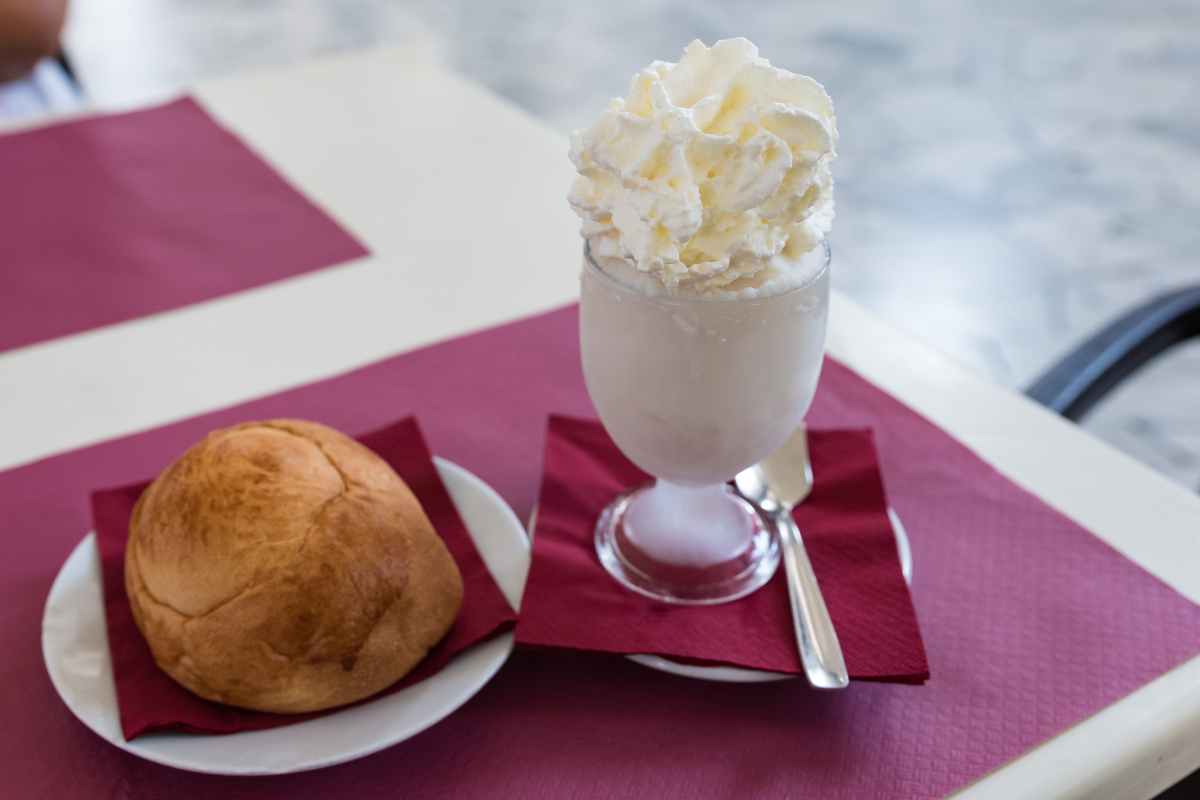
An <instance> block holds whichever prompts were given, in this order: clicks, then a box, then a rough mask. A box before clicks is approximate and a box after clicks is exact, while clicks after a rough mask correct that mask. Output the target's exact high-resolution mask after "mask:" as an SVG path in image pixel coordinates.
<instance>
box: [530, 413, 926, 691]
mask: <svg viewBox="0 0 1200 800" xmlns="http://www.w3.org/2000/svg"><path fill="white" fill-rule="evenodd" d="M809 449H810V453H811V457H812V462H813V473H814V475H815V477H816V480H815V484H814V487H813V492H812V494H811V495H810V496H809V497H808V499H807V500H805V501H804V503H802V504H801V505H800V506H799V507H797V508H796V510H795V519H796V522H797V523H798V524H799V526H800V530H801V531H802V533H803V536H804V544H805V547H806V548H807V550H808V554H809V557H810V558H811V560H812V564H813V570H814V571H815V572H816V575H817V580H818V582H819V583H820V585H821V591H822V593H823V594H824V597H825V602H826V605H827V606H828V608H829V613H830V616H831V617H832V619H833V623H834V626H835V627H836V629H837V635H838V640H839V642H840V643H841V646H842V651H843V654H844V656H845V659H846V666H847V668H848V670H849V672H850V677H851V678H852V679H856V680H870V681H886V682H894V683H923V682H924V681H926V680H928V678H929V665H928V663H927V662H926V659H925V648H924V645H923V643H922V641H921V632H920V629H919V628H918V626H917V618H916V613H915V611H914V609H913V604H912V597H911V595H910V594H909V590H908V586H907V584H906V583H905V582H904V576H903V574H902V573H901V570H900V560H899V554H898V551H897V549H896V540H895V535H894V534H893V531H892V527H891V523H890V521H889V519H888V515H887V508H888V506H887V499H886V496H885V494H884V489H883V481H882V479H881V476H880V472H879V461H878V457H877V455H876V452H875V444H874V437H873V436H872V434H871V432H870V431H869V430H828V431H820V430H817V431H810V432H809ZM648 480H650V477H649V476H648V475H647V474H646V473H644V472H642V471H641V470H640V469H638V468H637V467H636V466H634V465H633V464H632V463H631V462H630V461H629V460H628V459H626V458H625V456H624V455H622V454H621V452H620V450H618V449H617V447H616V445H615V444H613V442H612V440H611V439H610V438H609V436H608V434H607V433H606V432H605V430H604V428H603V427H602V426H601V425H600V423H599V422H595V421H592V420H582V419H575V418H570V417H561V416H554V417H551V419H550V423H549V429H548V431H547V435H546V450H545V462H544V465H543V474H542V485H541V494H540V496H539V499H538V507H537V522H536V527H535V530H534V536H533V564H532V566H531V568H530V571H529V580H528V582H527V583H526V586H525V595H524V598H523V600H522V602H521V618H520V620H519V622H518V623H517V634H516V635H517V641H518V642H519V643H523V644H529V645H540V646H551V647H564V648H572V649H577V650H594V651H603V652H611V653H653V654H657V655H662V656H666V657H672V658H675V659H678V660H683V661H687V662H700V663H711V664H725V665H731V666H738V667H748V668H751V669H760V670H769V671H772V672H786V673H792V674H803V666H802V664H801V663H800V658H799V655H798V653H797V650H796V643H795V638H794V633H793V630H794V629H793V626H792V621H791V608H790V606H789V603H788V595H787V587H786V584H785V583H784V571H783V569H782V567H781V568H780V569H779V571H778V573H777V574H776V575H775V577H774V578H773V579H772V580H771V582H770V583H768V584H767V585H766V586H764V587H763V588H762V589H760V590H759V591H757V592H755V593H754V594H752V595H750V596H749V597H745V598H743V599H741V600H737V601H734V602H732V603H725V604H721V605H715V606H676V605H668V604H665V603H660V602H658V601H655V600H651V599H649V598H647V597H643V596H642V595H639V594H635V593H633V592H631V591H628V590H627V589H624V588H623V587H621V586H620V585H618V584H617V582H616V581H614V580H613V579H612V578H611V577H610V576H609V574H608V573H607V572H605V571H604V569H603V567H601V566H600V563H599V561H598V559H597V557H596V553H595V549H594V545H593V530H594V526H595V523H596V519H597V517H599V515H600V512H601V510H602V509H603V508H604V506H605V505H606V504H607V503H608V502H609V501H610V500H612V498H613V497H614V496H615V495H617V494H618V493H620V492H622V491H625V490H627V489H630V488H633V487H634V486H637V485H640V484H642V483H645V482H646V481H648Z"/></svg>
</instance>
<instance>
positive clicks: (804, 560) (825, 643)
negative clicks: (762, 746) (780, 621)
mask: <svg viewBox="0 0 1200 800" xmlns="http://www.w3.org/2000/svg"><path fill="white" fill-rule="evenodd" d="M776 521H777V528H778V530H779V541H780V543H781V544H782V545H783V565H784V570H785V571H786V572H787V586H788V599H790V600H791V603H792V624H793V626H794V627H795V628H796V643H797V645H798V647H799V649H800V661H801V662H802V663H803V664H804V672H805V674H806V675H807V676H808V682H809V683H810V684H812V685H813V686H814V687H815V688H817V689H845V688H846V686H847V685H849V683H850V676H849V674H848V673H847V672H846V662H845V660H844V659H843V658H842V647H841V645H840V644H838V638H837V633H836V632H835V631H834V629H833V621H832V620H830V619H829V609H827V608H826V607H825V598H823V597H822V596H821V587H820V586H819V585H818V584H817V576H816V575H815V574H814V573H813V568H812V562H810V561H809V560H808V553H807V551H805V549H804V542H803V540H801V538H800V528H799V527H798V526H797V525H796V521H795V520H793V519H792V515H791V514H787V513H784V514H778V515H776Z"/></svg>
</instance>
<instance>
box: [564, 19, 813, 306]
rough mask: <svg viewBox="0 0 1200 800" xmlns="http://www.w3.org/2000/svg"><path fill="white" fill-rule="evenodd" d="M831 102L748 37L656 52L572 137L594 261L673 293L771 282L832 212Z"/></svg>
mask: <svg viewBox="0 0 1200 800" xmlns="http://www.w3.org/2000/svg"><path fill="white" fill-rule="evenodd" d="M836 146H837V121H836V118H835V116H834V111H833V102H832V101H831V100H830V99H829V95H828V94H827V93H826V92H825V89H824V88H823V87H822V86H821V84H819V83H817V82H816V81H815V80H813V79H812V78H809V77H807V76H804V75H796V74H793V73H791V72H788V71H787V70H783V69H779V68H777V67H773V66H771V64H770V62H768V61H767V60H766V59H765V58H760V57H759V55H758V48H757V47H755V46H754V44H752V43H751V42H749V41H748V40H746V39H724V40H722V41H719V42H717V43H716V44H714V45H713V46H712V47H706V46H705V45H704V44H703V43H702V42H700V41H698V40H697V41H694V42H692V43H691V44H689V45H688V46H687V48H686V49H685V50H684V52H683V57H682V58H681V59H680V61H679V62H678V63H669V62H665V61H655V62H654V63H652V64H650V66H648V67H646V68H645V69H643V70H642V71H641V72H639V73H638V74H637V75H635V76H634V78H633V83H632V85H631V86H630V89H629V95H628V97H626V98H624V99H621V98H616V99H614V100H612V101H611V102H610V103H609V105H608V108H607V109H605V111H604V114H603V115H602V116H601V117H600V119H599V120H598V121H597V122H596V123H595V124H594V125H592V126H591V127H590V128H587V129H584V130H579V131H576V132H575V133H574V134H573V135H572V136H571V161H572V162H574V164H575V167H576V169H577V170H578V171H579V177H578V178H577V179H576V180H575V183H574V185H573V186H572V188H571V192H570V195H569V197H568V200H569V202H570V203H571V207H572V208H573V209H574V210H575V212H576V213H577V214H579V216H580V217H581V218H582V220H583V225H582V234H583V236H584V237H586V238H587V240H588V242H589V244H590V245H591V250H592V254H593V256H594V257H596V258H597V259H598V260H601V261H603V260H605V259H620V260H622V261H624V262H625V263H626V264H627V265H629V266H630V267H632V268H635V269H636V270H638V271H639V272H641V273H647V274H648V275H649V276H653V277H655V278H657V280H658V281H660V282H661V283H662V284H663V285H664V286H665V287H666V288H667V289H668V290H670V291H686V292H700V293H710V292H724V291H729V290H738V289H742V288H746V287H753V286H758V285H761V284H763V283H765V282H767V281H771V282H772V283H777V282H778V279H779V278H780V276H781V275H785V274H786V273H787V272H788V271H789V270H792V269H793V267H794V265H796V264H798V263H800V262H801V261H805V262H808V263H811V262H812V261H813V259H803V258H802V257H803V256H804V254H806V253H808V252H809V251H811V250H813V248H815V247H816V246H817V245H819V244H820V243H821V241H822V240H823V239H824V237H825V235H826V234H827V233H828V231H829V229H830V226H831V225H832V223H833V213H834V211H833V179H832V177H831V175H830V170H829V166H830V161H832V159H833V158H834V155H835V152H836Z"/></svg>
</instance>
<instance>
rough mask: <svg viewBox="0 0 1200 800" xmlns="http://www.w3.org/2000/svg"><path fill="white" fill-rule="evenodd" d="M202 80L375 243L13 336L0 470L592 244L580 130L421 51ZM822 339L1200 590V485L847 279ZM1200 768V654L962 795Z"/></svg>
mask: <svg viewBox="0 0 1200 800" xmlns="http://www.w3.org/2000/svg"><path fill="white" fill-rule="evenodd" d="M195 94H196V96H197V97H198V98H199V99H200V101H201V102H202V103H203V104H204V105H205V106H206V107H207V108H208V109H209V110H210V111H211V112H212V113H213V114H214V115H216V116H217V117H218V118H219V119H221V120H222V121H223V122H224V123H226V124H227V125H229V126H230V127H231V128H232V129H233V130H235V131H236V132H237V133H238V134H240V135H241V136H242V137H243V138H245V139H246V140H247V142H248V143H249V144H250V145H251V146H252V147H254V148H255V149H256V150H257V151H258V152H259V153H260V154H262V155H263V156H264V157H265V158H266V159H267V160H268V161H270V162H271V163H273V164H274V165H275V167H276V168H277V169H279V170H280V171H281V172H282V173H283V174H284V175H285V176H287V177H288V178H289V179H290V180H291V181H293V182H294V183H295V184H296V185H297V186H298V187H299V188H300V189H301V190H302V191H303V192H305V194H307V195H308V196H309V197H310V198H312V199H313V200H314V201H315V202H317V203H318V204H319V205H321V206H322V207H324V208H325V209H326V210H327V211H328V212H329V213H330V214H331V215H332V216H334V217H335V218H336V219H338V220H339V221H340V222H341V223H342V224H344V225H345V226H346V227H347V228H348V229H349V230H350V231H352V232H353V233H354V234H355V235H357V236H358V237H359V238H360V239H362V241H364V242H365V244H366V245H367V247H368V249H369V250H370V251H371V253H372V254H371V255H370V256H368V257H366V258H365V259H364V260H363V262H362V263H360V264H358V265H356V266H355V268H352V269H331V270H324V271H320V272H317V273H313V274H310V275H306V276H303V277H299V278H295V279H292V280H288V281H285V282H282V283H277V284H272V285H270V286H267V287H263V288H260V289H255V290H252V291H248V292H244V293H240V294H237V295H234V296H231V297H226V298H222V299H218V300H214V301H210V302H206V303H201V304H198V305H195V306H190V307H188V308H186V309H183V310H179V311H174V312H169V313H165V314H159V315H155V316H152V317H149V318H145V319H140V320H135V321H131V322H128V323H123V324H120V325H115V326H112V327H109V328H105V329H101V330H97V331H92V332H89V333H85V334H80V335H76V336H70V337H67V338H64V339H59V340H55V341H51V342H47V343H45V344H40V345H35V346H33V347H28V348H24V349H20V350H15V351H10V352H8V353H3V354H0V398H3V399H2V400H0V406H2V407H3V413H0V442H3V443H4V445H3V447H2V448H0V469H5V468H8V467H12V466H16V465H19V464H22V463H27V462H29V461H32V460H34V459H37V458H40V457H44V456H48V455H52V454H54V453H58V452H62V451H64V450H67V449H72V448H76V447H80V446H83V445H86V444H90V443H94V442H97V441H101V440H104V439H108V438H111V437H115V436H119V435H122V434H126V433H130V432H134V431H138V430H143V429H146V428H149V427H153V426H156V425H160V424H164V423H167V422H170V421H173V420H178V419H182V418H185V417H189V416H192V415H195V414H198V413H202V412H205V411H210V410H213V409H216V408H220V407H224V406H228V405H231V404H234V403H237V402H240V401H243V400H246V399H249V398H252V397H257V396H261V395H264V394H269V393H272V392H276V391H279V390H282V389H285V388H287V387H291V386H296V385H299V384H304V383H308V382H310V381H313V380H316V379H319V378H323V377H328V376H330V375H334V374H337V373H340V372H345V371H347V370H349V369H352V368H354V367H357V366H361V365H363V364H366V363H369V362H371V361H375V360H378V359H380V358H383V357H385V356H388V355H392V354H395V353H398V352H402V351H405V350H409V349H411V348H414V347H417V346H419V345H422V344H426V343H429V342H432V341H436V340H440V339H444V338H446V337H449V336H453V335H456V334H460V333H465V332H467V331H471V330H476V329H478V328H481V327H485V326H488V325H492V324H496V323H500V322H504V321H507V320H512V319H516V318H519V317H522V316H525V315H527V314H530V313H533V312H536V311H540V310H544V309H547V308H551V307H554V306H557V305H560V304H563V303H566V302H569V301H570V300H572V299H573V298H574V297H575V295H576V292H577V269H578V264H579V252H580V240H579V237H578V233H577V230H578V225H577V221H576V219H575V217H574V215H573V214H571V212H570V210H569V209H568V207H567V204H566V201H565V194H566V190H567V187H568V186H569V184H570V180H571V176H572V167H571V165H570V163H569V162H568V160H567V158H566V149H567V147H566V141H565V140H564V138H563V137H561V136H560V135H558V134H556V133H554V132H552V131H549V130H548V129H546V128H545V127H543V126H541V125H540V124H539V123H537V122H536V121H534V120H532V119H530V118H529V117H528V116H526V115H525V114H523V113H522V112H521V111H519V110H517V109H515V108H513V107H512V106H510V105H508V104H506V103H505V102H503V101H502V100H499V99H498V98H496V97H495V96H493V95H491V94H489V93H488V92H487V91H485V90H483V89H481V88H479V87H477V86H474V85H472V84H470V83H468V82H466V81H464V80H462V79H460V78H457V77H455V76H453V75H452V74H450V73H448V72H447V71H445V70H444V69H442V68H441V67H439V66H438V65H436V64H435V63H433V62H432V61H431V60H430V58H429V56H428V51H427V50H424V49H418V50H411V51H410V50H404V49H387V50H377V51H369V52H363V53H358V54H354V55H350V56H343V57H339V58H336V59H331V60H326V61H321V62H316V63H312V64H307V65H303V66H299V67H289V68H285V69H281V70H273V71H267V72H262V73H255V74H250V75H246V76H241V77H236V78H231V79H225V80H220V81H215V82H210V83H205V84H202V85H200V86H198V87H196V91H195ZM836 246H837V241H836V231H835V237H834V247H835V271H836V270H837V269H839V268H845V269H852V268H853V265H839V264H837V258H836ZM835 282H836V278H835ZM314 319H320V320H321V321H322V323H321V324H320V325H314V324H313V320H314ZM262 320H270V325H269V326H264V325H263V324H262ZM829 350H830V352H831V353H832V354H833V355H835V356H836V357H838V358H840V359H842V360H843V361H845V362H846V363H848V364H849V365H850V366H852V367H853V368H854V369H856V370H857V371H859V372H860V373H862V374H863V375H864V376H866V377H867V378H869V379H870V380H872V381H874V382H875V383H877V384H879V385H880V386H881V387H883V388H885V389H886V390H888V391H889V392H891V393H893V394H894V395H896V396H897V397H898V398H900V399H901V400H903V401H904V402H906V403H908V404H909V405H910V406H912V407H914V408H915V409H917V410H918V411H920V412H921V413H923V414H925V415H926V416H928V417H930V418H931V419H933V420H934V421H936V422H937V423H938V424H939V425H941V426H942V427H944V428H945V429H946V430H948V431H950V432H951V433H953V434H954V435H955V436H957V437H958V438H959V439H961V440H962V441H963V442H965V443H966V444H967V445H968V446H970V447H971V448H973V449H974V450H975V451H976V452H978V453H979V454H980V455H982V456H983V457H984V458H985V459H987V460H988V461H989V462H991V463H992V464H993V465H994V466H995V467H997V468H998V469H999V470H1000V471H1002V472H1003V473H1005V474H1006V475H1008V476H1009V477H1010V478H1012V479H1013V480H1015V481H1016V482H1017V483H1019V484H1021V485H1023V486H1024V487H1026V488H1027V489H1029V490H1031V491H1033V492H1034V493H1036V494H1037V495H1039V496H1041V497H1042V498H1043V499H1044V500H1046V501H1047V502H1048V503H1049V504H1050V505H1052V506H1054V507H1056V508H1057V509H1059V510H1060V511H1062V512H1063V513H1065V514H1067V515H1068V516H1070V517H1072V518H1073V519H1075V520H1076V521H1078V522H1079V523H1080V524H1082V525H1084V526H1085V527H1087V528H1088V529H1089V530H1091V531H1093V532H1094V533H1095V534H1096V535H1097V536H1099V537H1101V538H1102V539H1104V540H1105V541H1107V542H1109V543H1110V544H1112V545H1113V546H1114V547H1116V548H1117V549H1118V550H1120V551H1121V552H1123V553H1125V554H1126V555H1127V556H1128V557H1130V558H1132V559H1133V560H1135V561H1137V562H1138V563H1139V564H1141V565H1142V566H1144V567H1145V568H1146V569H1148V570H1149V571H1150V572H1152V573H1154V574H1155V575H1157V576H1158V577H1160V578H1162V579H1163V580H1164V581H1166V582H1167V583H1169V584H1171V585H1172V586H1174V587H1175V588H1177V589H1178V590H1180V591H1181V592H1183V593H1184V594H1185V595H1187V596H1188V597H1189V598H1191V599H1192V600H1195V601H1200V570H1197V569H1196V565H1198V564H1200V498H1197V497H1196V496H1193V495H1191V494H1190V493H1189V492H1187V491H1186V490H1184V489H1183V488H1181V487H1179V486H1177V485H1175V484H1173V483H1171V482H1169V481H1167V480H1165V479H1163V478H1161V477H1160V476H1158V475H1157V474H1156V473H1154V472H1152V471H1150V470H1149V469H1147V468H1145V467H1143V466H1141V465H1140V464H1138V463H1136V462H1134V461H1133V460H1132V459H1130V458H1128V457H1126V456H1124V455H1123V454H1121V453H1119V452H1117V451H1115V450H1113V449H1112V448H1110V447H1109V446H1107V445H1105V444H1103V443H1102V442H1100V441H1099V440H1097V439H1095V438H1093V437H1091V436H1089V435H1088V434H1086V433H1084V432H1082V431H1080V430H1079V429H1078V428H1076V427H1075V426H1074V425H1072V424H1070V423H1067V422H1063V421H1062V420H1060V419H1058V418H1057V417H1055V416H1054V415H1052V414H1050V413H1048V412H1046V411H1044V410H1043V409H1041V408H1040V407H1038V406H1036V405H1034V404H1033V403H1031V402H1029V401H1028V400H1026V399H1025V398H1023V397H1021V396H1020V395H1016V394H1014V393H1012V392H1009V391H1007V390H1004V389H1000V388H997V387H995V386H993V385H991V384H989V383H986V382H984V381H983V380H981V379H980V378H978V377H977V376H975V375H973V374H972V373H970V372H968V371H967V370H965V369H963V368H962V367H960V366H958V365H957V364H955V363H953V362H951V361H949V360H948V359H946V358H945V357H943V356H941V355H939V354H938V353H936V352H934V351H932V350H930V349H929V348H927V347H925V346H922V345H920V344H917V343H916V342H914V341H912V340H911V339H909V338H907V337H905V336H904V335H903V334H902V333H900V332H898V331H896V330H894V329H892V328H889V327H887V326H885V325H884V324H883V323H881V322H880V321H879V320H877V319H875V318H874V317H872V315H871V314H869V313H868V312H866V311H865V310H864V309H863V308H861V307H860V306H858V305H856V304H855V303H854V302H853V301H851V300H849V299H848V298H846V297H845V296H843V295H841V294H839V293H837V292H836V291H835V295H834V301H833V310H832V314H831V323H830V333H829ZM147 364H153V365H154V379H153V381H150V380H148V379H147V375H146V370H145V365H147ZM1029 680H1037V676H1036V675H1030V676H1029ZM1197 765H1200V658H1196V659H1193V660H1192V661H1190V662H1188V663H1186V664H1184V665H1182V666H1181V667H1179V668H1177V669H1175V670H1173V671H1172V672H1170V673H1168V674H1166V675H1164V676H1162V677H1161V678H1159V679H1158V680H1156V681H1154V682H1152V683H1151V684H1149V685H1147V686H1145V687H1143V688H1142V689H1140V690H1138V691H1137V692H1135V693H1133V694H1132V695H1130V696H1129V697H1127V698H1125V699H1124V700H1121V701H1119V702H1117V703H1115V704H1114V705H1112V706H1110V707H1108V708H1107V709H1105V710H1104V711H1102V712H1101V713H1099V714H1097V715H1095V716H1094V717H1092V718H1090V719H1088V720H1086V721H1085V722H1083V723H1081V724H1079V725H1077V726H1076V727H1074V728H1072V729H1071V730H1069V731H1067V732H1065V733H1063V734H1062V735H1060V736H1058V737H1056V738H1054V739H1052V740H1050V741H1048V742H1046V743H1044V744H1043V745H1041V746H1039V747H1037V748H1036V749H1034V750H1033V751H1031V752H1030V753H1028V754H1026V755H1025V756H1023V757H1022V758H1020V759H1018V760H1016V761H1014V762H1012V763H1010V764H1008V765H1007V766H1005V767H1003V768H1001V769H999V770H997V771H996V772H994V773H992V774H990V775H989V776H988V777H986V778H984V779H983V780H982V781H980V782H978V783H977V784H975V785H973V786H971V787H968V788H967V789H965V790H964V791H963V792H962V796H965V797H978V798H1005V800H1007V799H1008V798H1013V797H1027V796H1028V797H1085V796H1089V797H1090V796H1096V795H1102V796H1104V797H1150V796H1152V795H1153V794H1155V793H1157V792H1158V791H1161V790H1162V789H1163V788H1165V787H1167V786H1169V785H1170V784H1172V783H1174V782H1175V781H1177V780H1179V779H1180V778H1181V777H1183V776H1184V775H1185V774H1187V773H1188V772H1190V771H1191V770H1193V769H1195V768H1196V766H1197Z"/></svg>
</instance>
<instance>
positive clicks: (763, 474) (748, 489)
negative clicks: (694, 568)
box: [734, 425, 850, 689]
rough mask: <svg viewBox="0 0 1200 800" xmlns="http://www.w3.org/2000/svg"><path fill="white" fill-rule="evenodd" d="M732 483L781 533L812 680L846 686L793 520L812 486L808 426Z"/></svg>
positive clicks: (795, 618)
mask: <svg viewBox="0 0 1200 800" xmlns="http://www.w3.org/2000/svg"><path fill="white" fill-rule="evenodd" d="M734 483H735V484H736V485H737V488H738V491H739V492H741V494H742V496H743V497H745V498H746V499H747V500H749V501H750V502H751V503H754V504H755V505H757V506H758V507H759V508H761V509H762V510H763V511H764V512H766V513H767V515H769V516H770V517H771V519H772V520H773V521H774V523H775V529H776V530H777V531H778V533H779V542H780V544H781V545H782V546H783V564H784V569H785V571H786V572H787V585H788V597H789V599H790V600H791V603H792V623H793V625H794V626H795V629H796V644H797V646H798V648H799V650H800V661H801V662H802V663H803V664H804V672H805V674H806V675H807V676H808V682H809V683H810V684H812V685H813V686H814V687H816V688H818V689H845V688H846V686H847V685H849V683H850V676H849V674H848V673H847V672H846V662H845V660H844V659H843V658H842V648H841V645H839V644H838V639H837V633H836V632H835V631H834V629H833V622H832V621H831V620H830V619H829V610H828V609H827V608H825V598H823V597H822V596H821V587H820V586H819V585H818V584H817V576H816V575H814V574H813V568H812V563H811V562H810V561H809V560H808V553H807V552H805V550H804V542H803V541H802V540H801V538H800V529H799V527H797V525H796V521H795V520H793V519H792V508H794V507H795V506H796V505H797V504H798V503H801V502H803V501H804V498H806V497H808V494H809V492H811V491H812V485H813V475H812V464H811V463H810V462H809V460H808V433H807V431H806V430H805V428H804V426H803V425H801V426H800V427H799V428H797V429H796V432H795V433H793V434H792V435H791V437H789V438H788V440H787V441H786V442H784V444H783V446H782V447H780V448H779V449H778V450H776V451H775V452H774V453H772V454H771V455H770V456H768V457H767V459H766V460H765V461H762V462H761V463H759V464H756V465H755V466H753V467H749V468H748V469H744V470H742V471H741V472H739V473H738V475H737V477H736V478H735V479H734Z"/></svg>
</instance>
